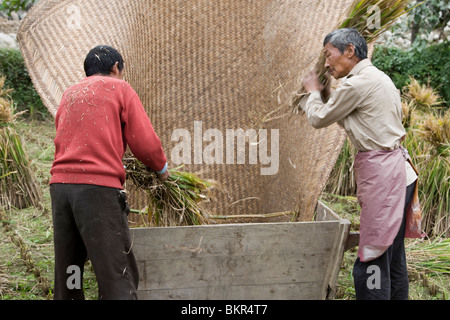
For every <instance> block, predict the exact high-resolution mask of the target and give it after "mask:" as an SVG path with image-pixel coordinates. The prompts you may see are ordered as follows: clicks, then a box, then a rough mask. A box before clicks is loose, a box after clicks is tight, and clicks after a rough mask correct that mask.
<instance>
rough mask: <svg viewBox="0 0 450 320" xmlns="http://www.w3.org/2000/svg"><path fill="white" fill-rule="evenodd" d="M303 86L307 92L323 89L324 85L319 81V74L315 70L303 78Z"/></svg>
mask: <svg viewBox="0 0 450 320" xmlns="http://www.w3.org/2000/svg"><path fill="white" fill-rule="evenodd" d="M303 87H304V88H305V90H306V91H307V92H311V91H322V89H323V86H322V85H321V84H320V82H319V76H318V75H317V73H316V72H315V71H310V72H308V73H307V74H306V76H305V77H304V78H303Z"/></svg>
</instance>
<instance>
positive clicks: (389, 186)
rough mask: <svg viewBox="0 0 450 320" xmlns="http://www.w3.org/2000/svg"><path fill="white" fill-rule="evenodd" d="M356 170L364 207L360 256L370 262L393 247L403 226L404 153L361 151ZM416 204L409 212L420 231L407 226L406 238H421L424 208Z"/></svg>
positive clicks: (408, 220)
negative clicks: (421, 209) (422, 210)
mask: <svg viewBox="0 0 450 320" xmlns="http://www.w3.org/2000/svg"><path fill="white" fill-rule="evenodd" d="M354 169H355V174H356V184H357V196H358V201H359V203H360V205H361V218H360V239H359V249H358V257H359V259H360V260H361V261H364V262H367V261H370V260H373V259H376V258H378V257H379V256H381V255H382V254H383V253H384V252H385V251H386V250H387V249H388V248H389V246H390V245H391V244H392V243H393V242H394V238H395V237H396V235H397V233H398V231H399V229H400V225H401V223H402V219H403V210H404V206H405V195H406V170H405V157H404V155H403V150H402V149H397V150H394V151H385V150H375V151H368V152H359V153H358V154H357V155H356V157H355V164H354ZM416 192H417V187H416ZM415 196H416V195H415ZM415 200H417V197H415ZM414 204H415V207H414V206H410V208H409V212H411V211H413V212H415V213H416V219H415V220H414V223H415V226H416V228H415V229H416V230H411V228H410V227H409V226H408V225H407V228H406V229H407V231H406V235H407V236H408V237H421V236H422V234H421V233H420V219H421V215H420V208H419V209H418V207H417V206H418V202H414ZM414 209H415V210H414ZM417 213H419V217H418V218H419V220H417ZM407 217H408V218H407V223H408V224H411V219H410V215H408V216H407ZM417 224H418V225H417ZM417 230H418V231H417Z"/></svg>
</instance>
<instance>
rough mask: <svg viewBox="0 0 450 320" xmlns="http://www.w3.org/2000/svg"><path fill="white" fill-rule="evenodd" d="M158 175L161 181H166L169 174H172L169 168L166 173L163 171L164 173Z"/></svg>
mask: <svg viewBox="0 0 450 320" xmlns="http://www.w3.org/2000/svg"><path fill="white" fill-rule="evenodd" d="M157 176H158V179H159V181H161V182H164V181H166V180H167V178H169V176H170V172H169V169H167V170H166V171H165V172H164V173H162V174H158V175H157Z"/></svg>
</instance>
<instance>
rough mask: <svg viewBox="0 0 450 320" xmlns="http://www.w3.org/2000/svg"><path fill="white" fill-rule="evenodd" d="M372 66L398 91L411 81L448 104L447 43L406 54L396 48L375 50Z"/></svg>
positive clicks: (449, 66)
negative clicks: (430, 88) (429, 87)
mask: <svg viewBox="0 0 450 320" xmlns="http://www.w3.org/2000/svg"><path fill="white" fill-rule="evenodd" d="M372 62H373V64H374V65H375V66H376V67H377V68H379V69H380V70H382V71H384V72H385V73H386V74H387V75H388V76H390V77H391V79H392V81H393V82H394V84H395V85H396V86H397V88H398V89H400V90H401V89H402V88H403V87H405V86H406V85H407V84H408V82H409V81H410V77H413V78H414V79H416V80H417V81H419V82H420V83H421V84H430V86H431V87H433V88H434V89H436V90H437V91H438V92H439V95H440V96H441V97H442V98H443V99H444V100H445V101H446V103H445V105H446V106H447V108H448V106H449V103H450V78H449V77H448V75H449V74H450V45H449V42H448V41H445V42H443V43H440V44H435V45H431V46H428V47H415V48H413V49H411V50H408V51H405V50H402V49H399V48H396V47H384V46H377V47H376V48H375V51H374V54H373V58H372Z"/></svg>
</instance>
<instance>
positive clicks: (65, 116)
mask: <svg viewBox="0 0 450 320" xmlns="http://www.w3.org/2000/svg"><path fill="white" fill-rule="evenodd" d="M55 120H56V122H55V126H56V137H55V141H54V142H55V160H54V162H53V165H52V168H51V170H50V172H51V174H52V178H51V180H50V184H52V183H72V184H94V185H100V186H105V187H113V188H122V185H123V184H124V182H125V169H124V167H123V164H122V157H123V155H124V153H125V150H126V147H127V145H128V146H129V147H130V150H131V152H132V153H133V154H134V156H135V157H136V158H137V159H139V160H140V161H142V162H143V163H144V164H145V165H146V166H147V167H149V168H151V169H153V170H155V171H161V170H162V169H163V168H164V167H165V165H166V161H167V158H166V156H165V154H164V151H163V149H162V146H161V141H160V139H159V137H158V136H157V134H156V133H155V131H154V129H153V126H152V124H151V122H150V119H149V118H148V116H147V114H146V113H145V110H144V108H143V106H142V103H141V101H140V99H139V97H138V95H137V94H136V92H135V91H134V90H133V88H132V87H131V86H130V85H129V84H128V83H127V82H125V81H123V80H119V79H116V78H112V77H107V76H91V77H88V78H85V79H84V80H82V81H81V82H79V83H78V84H76V85H74V86H72V87H70V88H69V89H67V90H66V92H65V93H64V95H63V97H62V100H61V103H60V105H59V107H58V111H57V113H56V119H55Z"/></svg>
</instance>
